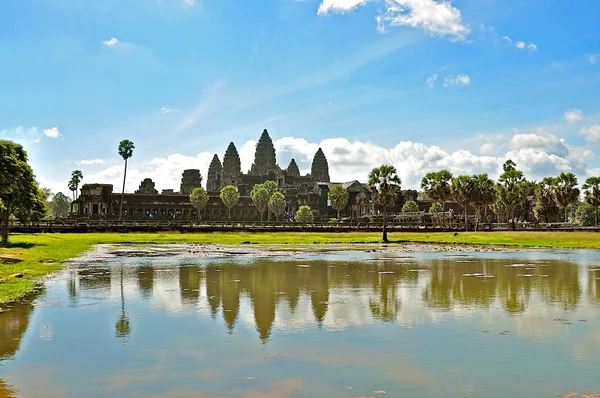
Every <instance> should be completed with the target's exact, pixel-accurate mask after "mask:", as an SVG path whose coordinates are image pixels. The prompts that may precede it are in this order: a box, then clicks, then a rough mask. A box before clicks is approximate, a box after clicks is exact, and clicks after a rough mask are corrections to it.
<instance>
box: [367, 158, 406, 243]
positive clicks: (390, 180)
mask: <svg viewBox="0 0 600 398" xmlns="http://www.w3.org/2000/svg"><path fill="white" fill-rule="evenodd" d="M401 183H402V181H401V180H400V177H398V172H397V171H396V168H395V167H394V166H390V165H382V166H379V167H376V168H374V169H373V170H371V172H370V173H369V186H370V187H371V190H372V191H373V201H374V202H375V203H376V204H378V205H379V206H381V207H382V209H383V241H384V242H388V237H387V230H386V215H387V208H388V207H390V206H393V205H394V204H395V203H396V197H397V196H398V192H399V191H400V184H401Z"/></svg>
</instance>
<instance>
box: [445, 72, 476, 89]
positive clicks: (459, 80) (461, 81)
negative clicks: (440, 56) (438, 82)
mask: <svg viewBox="0 0 600 398" xmlns="http://www.w3.org/2000/svg"><path fill="white" fill-rule="evenodd" d="M469 84H471V78H470V77H469V76H468V75H465V74H462V73H461V74H458V75H456V76H455V77H452V76H448V77H446V78H445V79H444V87H449V86H468V85H469Z"/></svg>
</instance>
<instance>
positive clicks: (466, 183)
mask: <svg viewBox="0 0 600 398" xmlns="http://www.w3.org/2000/svg"><path fill="white" fill-rule="evenodd" d="M472 185H473V181H472V180H471V177H469V176H458V177H456V178H453V179H452V197H453V198H454V200H455V201H456V202H458V203H459V204H460V205H461V206H462V208H463V211H464V213H465V231H468V230H469V223H468V219H467V205H468V204H469V203H470V202H471V195H472V194H473V188H472Z"/></svg>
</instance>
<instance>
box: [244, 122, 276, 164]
mask: <svg viewBox="0 0 600 398" xmlns="http://www.w3.org/2000/svg"><path fill="white" fill-rule="evenodd" d="M276 167H277V164H276V158H275V147H274V146H273V140H271V137H270V136H269V132H268V131H267V129H264V130H263V132H262V135H261V136H260V138H259V140H258V142H257V143H256V152H255V154H254V163H253V164H252V168H251V170H250V174H253V175H264V174H267V173H268V172H269V171H271V170H275V169H276Z"/></svg>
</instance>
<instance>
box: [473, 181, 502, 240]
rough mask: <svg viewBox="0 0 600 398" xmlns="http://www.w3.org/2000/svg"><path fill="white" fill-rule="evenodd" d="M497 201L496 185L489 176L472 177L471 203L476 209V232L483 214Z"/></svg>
mask: <svg viewBox="0 0 600 398" xmlns="http://www.w3.org/2000/svg"><path fill="white" fill-rule="evenodd" d="M495 201H496V183H495V182H494V180H492V179H490V178H489V177H488V175H487V174H476V175H474V176H472V177H471V187H470V191H469V203H470V204H471V205H472V206H473V207H474V208H475V231H477V229H478V228H479V223H480V222H481V213H482V211H483V210H484V209H485V210H486V211H487V207H488V206H491V205H492V204H493V203H494V202H495Z"/></svg>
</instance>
